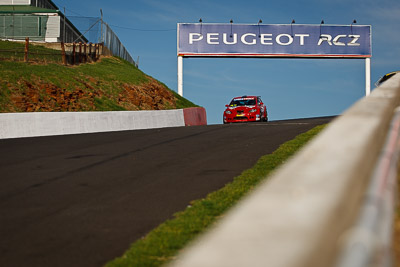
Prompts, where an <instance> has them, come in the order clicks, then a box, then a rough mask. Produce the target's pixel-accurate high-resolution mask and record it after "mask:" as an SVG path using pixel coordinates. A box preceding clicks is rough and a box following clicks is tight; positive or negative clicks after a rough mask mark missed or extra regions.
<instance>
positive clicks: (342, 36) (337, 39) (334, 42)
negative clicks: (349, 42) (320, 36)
mask: <svg viewBox="0 0 400 267" xmlns="http://www.w3.org/2000/svg"><path fill="white" fill-rule="evenodd" d="M346 36H347V35H343V34H339V35H337V36H336V37H335V38H333V44H334V45H339V46H346V44H345V43H342V42H339V39H340V38H344V37H346Z"/></svg>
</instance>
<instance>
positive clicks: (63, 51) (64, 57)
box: [61, 42, 67, 66]
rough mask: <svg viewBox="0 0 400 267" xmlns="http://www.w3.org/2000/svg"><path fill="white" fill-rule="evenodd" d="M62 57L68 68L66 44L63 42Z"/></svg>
mask: <svg viewBox="0 0 400 267" xmlns="http://www.w3.org/2000/svg"><path fill="white" fill-rule="evenodd" d="M61 57H62V61H63V64H64V65H65V66H66V65H67V57H66V55H65V44H64V42H61Z"/></svg>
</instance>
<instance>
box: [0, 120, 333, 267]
mask: <svg viewBox="0 0 400 267" xmlns="http://www.w3.org/2000/svg"><path fill="white" fill-rule="evenodd" d="M331 119H332V118H329V117H328V118H315V119H302V120H288V121H275V122H268V123H247V124H232V125H211V126H196V127H180V128H164V129H155V130H138V131H124V132H112V133H97V134H84V135H68V136H54V137H36V138H20V139H6V140H0V152H1V153H0V237H1V238H0V266H7V267H12V266H41V267H43V266H52V267H53V266H102V265H103V264H105V263H106V262H108V261H109V260H112V259H113V258H115V257H118V256H120V255H122V253H123V252H124V251H125V250H126V249H127V248H129V245H130V244H131V243H132V242H134V241H135V240H137V239H139V238H140V237H142V236H144V235H145V234H146V233H147V232H148V231H150V230H151V229H153V228H154V227H156V226H157V225H158V224H160V223H162V222H163V221H165V220H166V219H168V218H171V217H172V214H173V213H175V212H177V211H180V210H183V209H185V208H186V207H187V205H188V204H189V203H190V201H191V200H194V199H199V198H202V197H205V196H206V195H207V194H208V193H210V192H212V191H215V190H217V189H219V188H221V187H223V186H224V185H225V184H226V183H228V182H230V181H232V179H233V177H235V176H237V175H239V174H240V173H241V172H242V171H243V170H245V169H248V168H250V167H252V166H253V165H254V163H255V162H256V161H257V160H258V159H259V158H260V157H261V156H263V155H265V154H269V153H271V152H273V151H274V150H275V149H277V148H278V146H279V145H280V144H282V143H284V142H286V141H288V140H290V139H293V138H294V137H295V136H296V135H298V134H300V133H302V132H305V131H307V130H309V129H311V128H313V127H314V126H316V125H319V124H323V123H326V122H329V121H330V120H331Z"/></svg>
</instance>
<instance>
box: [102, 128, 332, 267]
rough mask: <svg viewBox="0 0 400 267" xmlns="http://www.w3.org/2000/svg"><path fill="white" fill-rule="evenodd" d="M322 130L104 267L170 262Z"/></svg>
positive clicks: (302, 137) (283, 149)
mask: <svg viewBox="0 0 400 267" xmlns="http://www.w3.org/2000/svg"><path fill="white" fill-rule="evenodd" d="M324 127H325V126H324V125H321V126H317V127H315V128H314V129H312V130H310V131H308V132H306V133H303V134H301V135H298V136H297V137H296V138H295V139H293V140H291V141H288V142H286V143H284V144H283V145H281V146H280V147H279V148H278V149H277V150H276V151H275V152H273V153H272V154H269V155H265V156H263V157H261V158H260V159H259V160H258V162H257V163H256V164H255V165H254V166H253V167H252V168H251V169H248V170H246V171H244V172H243V173H242V174H241V175H240V176H238V177H235V178H234V180H233V181H232V182H231V183H229V184H227V185H226V186H225V187H224V188H222V189H220V190H218V191H216V192H213V193H210V194H209V195H208V196H207V197H206V198H204V199H200V200H195V201H193V202H192V203H191V205H190V206H189V207H188V208H187V209H186V210H184V211H182V212H178V213H176V214H174V218H173V219H171V220H168V221H166V222H164V223H162V224H161V225H159V226H158V227H157V228H156V229H154V230H153V231H151V232H150V233H149V234H147V236H145V237H144V238H142V239H140V240H138V241H136V242H135V243H133V244H132V246H131V247H130V248H129V250H128V251H126V252H125V254H124V255H123V256H122V257H120V258H117V259H115V260H113V261H111V262H109V263H108V264H107V265H106V266H108V267H114V266H160V265H162V264H165V263H167V262H169V261H171V260H172V259H174V258H175V257H176V255H177V254H178V253H179V251H180V250H181V249H182V248H184V246H185V245H186V244H187V243H188V242H189V241H191V240H193V238H195V237H196V236H197V235H198V234H199V233H202V232H203V231H204V230H205V229H207V227H209V226H210V225H212V224H213V223H215V222H216V221H217V220H218V218H220V217H221V216H223V214H224V213H225V212H226V211H227V210H228V209H229V208H231V207H232V206H233V205H234V204H235V203H237V202H238V200H239V199H241V198H242V197H243V196H244V195H246V194H248V193H249V192H250V191H251V190H252V189H253V188H254V187H255V186H256V185H257V184H259V183H260V181H262V180H264V179H266V178H268V177H267V175H268V174H270V173H271V172H272V171H273V170H275V169H276V168H277V167H278V166H280V165H281V164H282V163H284V162H285V161H286V160H287V159H288V158H289V157H291V156H292V155H293V154H294V153H295V152H296V151H298V150H299V149H300V148H301V147H302V146H303V145H305V144H306V143H307V142H308V141H309V140H310V139H311V138H313V137H314V136H315V135H317V134H318V133H319V132H320V131H321V130H322V129H323V128H324Z"/></svg>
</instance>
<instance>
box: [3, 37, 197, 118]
mask: <svg viewBox="0 0 400 267" xmlns="http://www.w3.org/2000/svg"><path fill="white" fill-rule="evenodd" d="M23 48H24V44H23V43H15V42H8V41H0V84H1V86H0V112H21V111H23V110H21V108H20V107H17V106H16V104H13V101H12V99H13V96H14V99H15V96H16V95H18V94H19V95H23V94H25V93H26V91H27V87H29V86H31V85H33V87H35V88H38V87H39V88H40V87H41V86H42V87H43V84H44V85H46V84H47V85H48V84H50V85H55V86H57V87H58V88H60V90H67V91H69V92H73V91H76V90H79V89H81V90H83V91H84V93H85V94H95V95H96V96H97V97H96V98H95V99H94V100H92V102H91V103H87V104H85V101H86V102H88V100H87V98H86V99H83V100H82V103H81V102H80V103H79V104H80V105H79V107H80V108H81V109H80V110H77V111H93V110H96V111H109V110H138V109H148V108H149V107H146V106H144V107H135V105H134V104H132V103H131V102H124V101H130V100H122V102H123V103H122V104H121V100H120V99H121V96H126V90H125V88H132V87H133V86H142V87H143V86H144V87H146V86H147V87H146V88H151V87H152V84H154V83H158V84H160V85H161V86H162V87H165V89H166V90H168V91H170V92H172V94H173V99H174V100H173V101H172V102H170V101H171V100H168V101H169V102H165V106H164V107H162V108H163V109H181V108H187V107H196V105H195V104H193V103H192V102H190V101H189V100H187V99H185V98H183V97H181V96H179V95H178V94H176V93H175V92H174V91H172V90H170V89H169V88H168V87H167V86H166V85H165V84H163V83H161V82H159V81H156V80H154V79H153V78H151V77H150V76H148V75H146V74H145V73H143V72H142V71H141V70H139V69H138V68H137V67H135V66H134V65H132V64H131V63H129V62H127V61H125V60H123V59H121V58H117V57H107V58H102V59H101V60H100V61H98V62H96V63H90V64H81V65H77V66H64V65H62V64H59V63H52V61H51V60H50V58H47V59H46V58H45V59H44V60H43V61H42V62H39V63H38V62H29V63H25V62H21V61H18V60H14V59H15V58H16V57H17V58H18V57H19V56H18V55H19V54H15V55H14V54H12V53H11V54H10V52H4V51H5V50H20V51H21V49H22V51H23ZM30 50H31V52H32V53H34V52H37V53H39V52H41V53H45V54H46V53H50V51H53V52H52V53H59V51H56V52H54V51H55V50H52V49H48V48H44V47H41V46H33V45H31V46H30ZM7 53H8V54H7ZM20 56H21V57H20V58H19V59H23V54H22V55H20ZM43 63H45V64H43ZM29 84H30V85H29ZM40 90H42V91H43V93H45V92H44V91H45V90H44V89H43V88H42V89H40ZM143 90H144V89H143ZM150 94H151V93H150V92H149V95H150ZM123 99H125V98H123Z"/></svg>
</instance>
